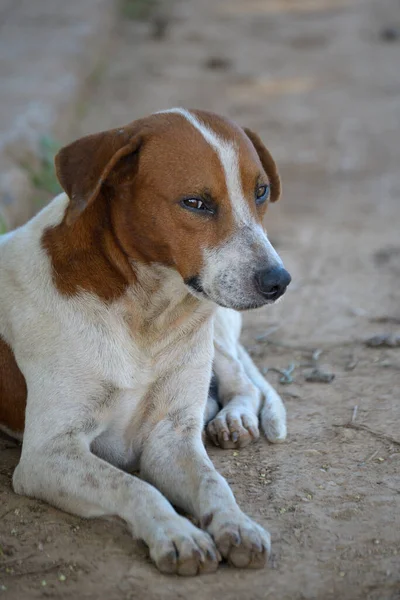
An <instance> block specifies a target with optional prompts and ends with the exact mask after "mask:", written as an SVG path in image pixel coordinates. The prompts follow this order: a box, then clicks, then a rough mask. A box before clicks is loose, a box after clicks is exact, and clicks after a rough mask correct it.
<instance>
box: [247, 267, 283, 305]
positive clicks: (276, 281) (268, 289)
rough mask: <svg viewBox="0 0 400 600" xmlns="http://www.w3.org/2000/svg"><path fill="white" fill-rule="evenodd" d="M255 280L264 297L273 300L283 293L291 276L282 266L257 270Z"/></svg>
mask: <svg viewBox="0 0 400 600" xmlns="http://www.w3.org/2000/svg"><path fill="white" fill-rule="evenodd" d="M255 280H256V285H257V288H258V290H259V291H260V292H261V294H262V295H263V296H264V298H266V299H268V300H272V301H275V300H277V299H278V298H280V297H281V296H282V295H283V294H284V293H285V291H286V288H287V286H288V285H289V283H290V282H291V280H292V278H291V276H290V274H289V273H288V272H287V271H286V269H284V268H283V267H274V268H272V269H270V268H269V269H261V270H260V271H257V273H256V274H255Z"/></svg>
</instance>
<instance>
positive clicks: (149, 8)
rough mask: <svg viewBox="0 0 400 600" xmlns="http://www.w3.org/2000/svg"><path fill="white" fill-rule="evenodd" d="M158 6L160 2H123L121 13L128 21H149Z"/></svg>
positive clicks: (135, 0)
mask: <svg viewBox="0 0 400 600" xmlns="http://www.w3.org/2000/svg"><path fill="white" fill-rule="evenodd" d="M157 4H158V0H121V1H120V11H121V14H122V16H123V17H126V18H127V19H147V18H148V17H149V16H150V14H151V13H152V12H153V10H154V8H155V7H156V5H157Z"/></svg>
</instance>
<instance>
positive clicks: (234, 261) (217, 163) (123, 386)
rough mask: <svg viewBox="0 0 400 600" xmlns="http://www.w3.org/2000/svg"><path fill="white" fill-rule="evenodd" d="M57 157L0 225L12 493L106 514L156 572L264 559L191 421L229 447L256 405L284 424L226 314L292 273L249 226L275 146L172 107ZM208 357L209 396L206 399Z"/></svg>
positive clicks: (244, 437)
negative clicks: (15, 450) (42, 181)
mask: <svg viewBox="0 0 400 600" xmlns="http://www.w3.org/2000/svg"><path fill="white" fill-rule="evenodd" d="M56 167H57V175H58V178H59V180H60V182H61V185H62V187H63V188H64V190H65V193H62V194H60V195H59V196H57V197H56V198H55V199H54V200H53V201H52V202H51V203H50V204H49V205H48V206H47V207H46V208H44V209H43V210H42V211H41V212H40V213H39V214H38V215H37V216H36V217H35V218H33V219H32V220H31V221H29V222H28V223H27V224H26V225H24V226H23V227H20V228H19V229H17V230H15V231H13V232H11V233H8V234H6V235H4V236H1V237H0V424H1V428H2V429H3V431H6V432H8V433H10V434H12V435H15V436H17V437H20V438H22V437H23V446H22V455H21V460H20V463H19V465H18V466H17V468H16V470H15V473H14V477H13V484H14V489H15V491H16V492H17V493H19V494H25V495H28V496H34V497H36V498H41V499H43V500H46V501H48V502H50V503H51V504H53V505H55V506H58V507H60V508H62V509H64V510H66V511H69V512H71V513H75V514H77V515H81V516H83V517H94V516H101V515H117V516H119V517H121V518H122V519H124V520H125V521H126V522H127V524H128V525H129V526H130V528H131V530H132V533H133V535H134V536H135V537H136V538H139V539H142V540H144V542H145V543H146V544H147V545H148V547H149V550H150V556H151V558H152V560H153V561H154V562H155V564H156V565H157V567H158V568H159V569H160V570H161V571H163V572H166V573H179V574H180V575H194V574H197V573H206V572H212V571H215V570H216V569H217V566H218V562H219V560H220V559H221V557H222V558H224V559H226V560H228V561H229V562H230V563H231V564H233V565H235V566H237V567H260V566H262V565H263V564H264V563H265V558H266V555H267V553H268V551H269V547H270V538H269V534H268V533H267V532H266V531H265V530H264V529H263V528H262V527H260V526H259V525H258V524H256V523H255V522H254V521H252V520H251V519H250V518H249V517H247V516H246V515H245V514H244V513H243V512H242V511H241V510H240V508H239V507H238V505H237V504H236V502H235V499H234V497H233V494H232V492H231V490H230V489H229V487H228V485H227V483H226V482H225V480H224V479H223V478H222V477H221V476H220V475H219V474H218V473H217V472H216V471H215V469H214V467H213V465H212V463H211V461H210V459H209V458H208V456H207V453H206V451H205V448H204V445H203V441H202V430H203V426H204V422H205V421H206V422H208V433H209V435H210V437H211V439H212V440H213V441H214V442H215V443H216V444H218V445H220V446H222V447H239V446H242V445H245V444H247V443H248V442H249V441H251V439H253V438H256V437H258V418H259V417H260V421H261V426H262V428H263V430H264V432H265V434H266V436H267V438H268V439H269V440H270V441H271V442H278V441H282V440H283V439H284V438H285V436H286V417H285V409H284V407H283V404H282V401H281V399H280V398H279V396H278V395H277V393H276V392H275V391H274V390H273V388H272V387H271V386H270V385H269V384H268V383H267V382H266V381H265V379H264V378H263V377H262V376H261V374H260V373H259V371H258V370H257V368H256V367H255V365H254V364H253V362H252V360H251V359H250V357H249V356H248V354H247V353H246V352H245V350H244V349H243V347H242V346H241V345H240V344H239V334H240V326H241V323H240V314H239V313H238V312H236V310H246V309H250V308H256V307H259V306H262V305H265V304H268V303H272V302H274V301H275V300H277V299H278V298H279V297H280V296H281V295H282V294H283V293H284V291H285V289H286V287H287V285H288V284H289V282H290V276H289V274H288V273H287V271H285V269H284V268H283V266H282V262H281V260H280V258H279V256H278V255H277V253H276V252H275V250H274V249H273V247H272V246H271V244H270V242H269V241H268V238H267V236H266V233H265V231H264V229H263V226H262V220H263V217H264V214H265V210H266V207H267V204H268V202H269V201H271V202H275V201H276V200H278V197H279V195H280V181H279V176H278V173H277V169H276V165H275V163H274V161H273V159H272V157H271V156H270V154H269V152H268V150H267V149H266V148H265V147H264V146H263V144H262V142H261V141H260V139H259V138H258V136H257V135H256V134H254V133H252V132H251V131H249V130H247V129H244V130H243V129H241V128H240V127H238V126H237V125H235V124H234V123H232V122H231V121H229V120H228V119H225V118H223V117H220V116H217V115H215V114H211V113H207V112H203V111H190V112H189V111H187V110H184V109H172V110H169V111H165V112H162V113H157V114H155V115H152V116H150V117H148V118H145V119H142V120H138V121H134V122H133V123H131V124H129V125H128V126H126V127H124V128H121V129H114V130H111V131H106V132H103V133H99V134H96V135H91V136H88V137H85V138H82V139H80V140H78V141H76V142H74V143H72V144H70V145H69V146H67V147H65V148H63V149H62V150H61V151H60V152H59V154H58V155H57V157H56ZM221 307H222V308H221ZM232 309H236V310H232ZM212 370H213V372H214V375H215V379H216V381H217V386H218V396H219V404H217V402H216V400H215V398H213V397H212V396H210V397H209V403H208V404H207V398H208V395H209V388H210V380H211V375H212ZM221 405H222V409H221V410H219V409H220V408H221ZM218 410H219V412H218ZM132 471H140V475H141V478H138V477H135V476H133V475H131V474H130V472H132ZM172 505H175V506H177V507H180V508H181V509H183V510H184V511H186V512H187V513H190V514H192V515H194V516H195V517H196V518H197V520H198V522H199V525H200V528H198V527H196V526H195V525H193V524H192V523H191V522H190V521H189V520H187V519H186V518H184V517H183V516H180V515H178V514H177V512H175V510H174V508H173V507H172Z"/></svg>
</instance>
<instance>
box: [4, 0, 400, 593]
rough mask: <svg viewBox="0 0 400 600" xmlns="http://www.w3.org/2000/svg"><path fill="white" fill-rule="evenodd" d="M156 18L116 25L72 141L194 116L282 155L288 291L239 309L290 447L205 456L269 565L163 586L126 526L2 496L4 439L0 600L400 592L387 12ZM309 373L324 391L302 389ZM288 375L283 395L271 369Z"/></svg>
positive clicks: (398, 56)
mask: <svg viewBox="0 0 400 600" xmlns="http://www.w3.org/2000/svg"><path fill="white" fill-rule="evenodd" d="M164 12H165V14H166V15H167V23H166V28H165V31H162V30H163V29H164V28H163V24H161V25H160V21H158V23H156V24H154V23H153V24H152V25H149V24H145V23H144V24H140V23H136V22H125V23H121V24H120V25H119V26H118V29H117V31H116V32H115V38H114V44H113V46H112V48H111V49H110V54H109V61H108V63H107V64H106V65H104V67H103V69H102V73H98V76H97V77H96V78H93V81H92V82H91V89H90V90H89V92H88V97H87V99H86V101H85V103H83V104H82V106H81V117H82V118H81V119H80V120H79V123H77V126H76V131H74V132H71V138H72V137H73V136H74V135H80V134H82V133H87V132H89V131H91V132H93V131H97V130H100V129H106V128H108V127H111V126H117V125H121V124H125V122H127V121H130V120H132V119H134V118H136V117H138V116H141V115H143V114H146V113H149V112H152V111H153V110H157V109H161V108H164V107H169V106H174V105H185V106H188V107H190V106H196V107H201V108H208V109H212V110H216V111H219V112H223V113H225V114H227V115H229V116H231V117H233V118H235V119H236V120H238V121H239V122H240V123H242V124H245V125H247V126H249V127H252V128H254V129H255V130H257V131H259V132H260V133H261V134H262V136H263V138H264V140H265V142H266V143H267V145H268V146H269V147H270V149H271V150H272V151H273V153H274V155H275V157H276V158H277V160H278V162H279V165H280V168H281V174H282V177H283V183H284V198H283V201H282V202H281V203H280V206H277V207H271V209H270V212H269V215H268V222H267V225H268V230H269V232H270V237H271V238H272V240H273V241H274V242H275V244H276V247H277V248H278V249H279V251H280V252H281V254H282V256H283V257H284V259H285V261H286V265H287V267H288V268H289V270H290V271H291V273H292V276H293V280H294V283H293V284H292V285H291V286H290V288H289V291H288V293H287V295H286V297H285V299H284V301H283V302H282V303H280V304H278V306H276V307H274V308H273V309H272V310H271V309H265V310H260V311H256V312H253V313H251V314H248V315H247V318H246V327H245V331H244V341H245V343H246V345H247V347H248V348H249V349H250V351H251V352H252V354H253V356H254V358H255V360H256V361H257V363H258V364H259V365H260V367H262V368H264V369H267V368H269V369H271V371H270V373H269V378H270V381H271V382H273V383H274V384H275V385H276V386H277V388H278V390H279V392H280V393H281V394H282V396H283V398H284V399H285V402H286V406H287V409H288V417H289V437H288V440H287V443H285V444H284V445H281V446H276V447H274V446H272V445H268V444H267V443H266V442H265V441H262V440H261V441H259V442H257V443H256V444H254V445H252V446H251V447H249V448H247V449H244V450H242V451H240V452H239V453H236V452H233V451H222V450H219V449H216V448H211V447H210V455H211V457H212V459H213V461H214V462H215V464H216V466H217V467H218V469H219V470H220V471H221V473H222V474H223V475H224V476H225V477H226V478H227V479H228V481H229V482H230V484H231V486H232V488H233V490H234V492H235V494H236V496H237V498H238V501H239V503H240V505H241V506H242V507H243V508H244V509H245V510H246V511H247V512H248V513H249V514H250V515H252V516H253V517H254V518H255V519H257V520H258V521H259V522H260V523H262V524H264V525H265V526H267V527H268V528H269V529H270V531H271V533H272V538H273V556H272V559H271V561H270V565H269V568H267V569H265V570H262V571H255V572H249V571H239V570H233V569H231V568H228V567H221V568H220V570H219V571H218V573H217V574H215V575H210V576H205V577H202V578H195V579H180V578H177V577H176V578H175V577H166V576H162V575H160V574H159V573H158V572H157V571H156V570H155V568H153V566H152V565H151V564H150V562H149V560H148V559H147V557H146V553H145V551H144V550H143V549H142V548H141V547H139V546H138V544H136V543H135V542H133V541H132V540H131V538H130V535H129V534H128V533H127V531H126V529H125V527H124V524H123V523H121V522H117V521H112V520H94V521H91V522H88V521H84V520H82V519H78V518H76V517H73V516H70V515H66V514H64V513H61V512H59V511H57V510H55V509H53V508H51V507H48V506H47V505H45V504H43V503H41V502H36V501H34V500H30V499H25V498H21V497H18V496H16V495H14V494H13V492H12V491H11V475H12V472H13V469H14V467H15V465H16V464H17V461H18V457H19V453H20V449H19V447H18V446H17V445H16V444H15V443H14V442H12V441H10V440H8V439H6V438H5V437H2V438H0V452H1V455H0V456H1V463H0V507H1V508H0V546H1V548H0V597H1V596H2V595H3V596H4V598H12V599H18V600H23V599H25V598H27V599H34V598H44V597H50V598H53V597H57V598H58V597H59V598H74V599H86V598H93V599H95V598H107V599H110V600H113V599H114V598H115V599H120V598H121V599H127V600H128V599H130V598H149V599H169V598H171V599H172V598H190V597H192V598H196V599H197V598H198V599H199V600H201V599H203V598H204V599H208V600H210V599H211V598H217V597H220V598H224V599H227V600H233V599H236V598H252V599H260V600H261V599H263V600H264V599H267V598H270V599H278V598H279V599H280V600H285V599H290V600H297V599H299V600H300V599H307V600H312V599H318V600H330V599H332V600H333V599H337V598H340V599H343V600H357V599H365V600H389V599H391V600H394V599H398V598H400V568H399V567H400V433H399V422H400V420H399V419H400V403H399V388H400V386H399V383H400V348H399V347H397V348H395V347H384V346H378V347H374V348H371V347H368V346H367V345H366V344H365V341H366V340H367V339H368V338H370V337H371V336H374V335H378V334H388V333H391V334H393V335H396V334H399V333H400V308H399V307H400V302H399V301H400V286H399V277H400V266H399V265H400V235H399V231H400V171H399V164H400V146H399V136H400V70H399V64H400V40H399V39H392V38H396V35H391V34H390V32H389V34H387V33H386V34H385V32H384V31H383V30H384V29H385V27H387V26H389V25H390V26H394V25H400V6H399V4H398V2H397V1H395V0H389V1H387V0H375V1H370V0H359V1H357V0H348V1H346V0H341V1H339V0H335V1H334V0H302V1H301V2H300V1H299V0H269V1H267V0H264V1H261V0H220V1H219V2H216V1H215V0H202V1H201V2H200V1H199V0H197V1H195V0H186V1H185V2H183V1H182V2H179V1H177V2H176V3H175V5H174V7H173V10H172V9H171V11H169V10H167V9H164ZM160 31H161V39H160ZM382 32H383V33H382ZM392 33H393V32H392ZM394 34H396V30H394ZM262 336H264V337H262ZM316 350H320V351H322V352H315V351H316ZM315 364H317V365H318V367H319V368H320V369H322V370H323V371H324V372H327V373H332V374H334V375H335V378H334V379H333V381H332V382H331V383H315V382H314V383H312V382H308V381H306V376H307V374H308V373H309V371H310V369H312V368H313V366H314V365H315ZM290 365H294V366H295V368H294V371H293V373H292V378H293V382H292V383H286V384H283V383H280V379H281V377H282V375H281V374H279V373H278V372H277V371H276V370H274V369H279V370H281V371H282V370H285V369H287V368H288V367H289V366H290Z"/></svg>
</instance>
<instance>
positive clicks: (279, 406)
mask: <svg viewBox="0 0 400 600" xmlns="http://www.w3.org/2000/svg"><path fill="white" fill-rule="evenodd" d="M260 422H261V428H262V430H263V431H264V433H265V437H266V438H267V440H268V441H269V442H272V443H273V444H278V443H281V442H284V441H285V439H286V435H287V429H286V410H285V406H284V404H283V402H282V399H281V397H280V396H279V394H278V393H277V392H276V391H275V390H274V389H271V390H269V392H268V395H267V397H266V399H265V402H264V404H263V406H262V407H261V412H260Z"/></svg>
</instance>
